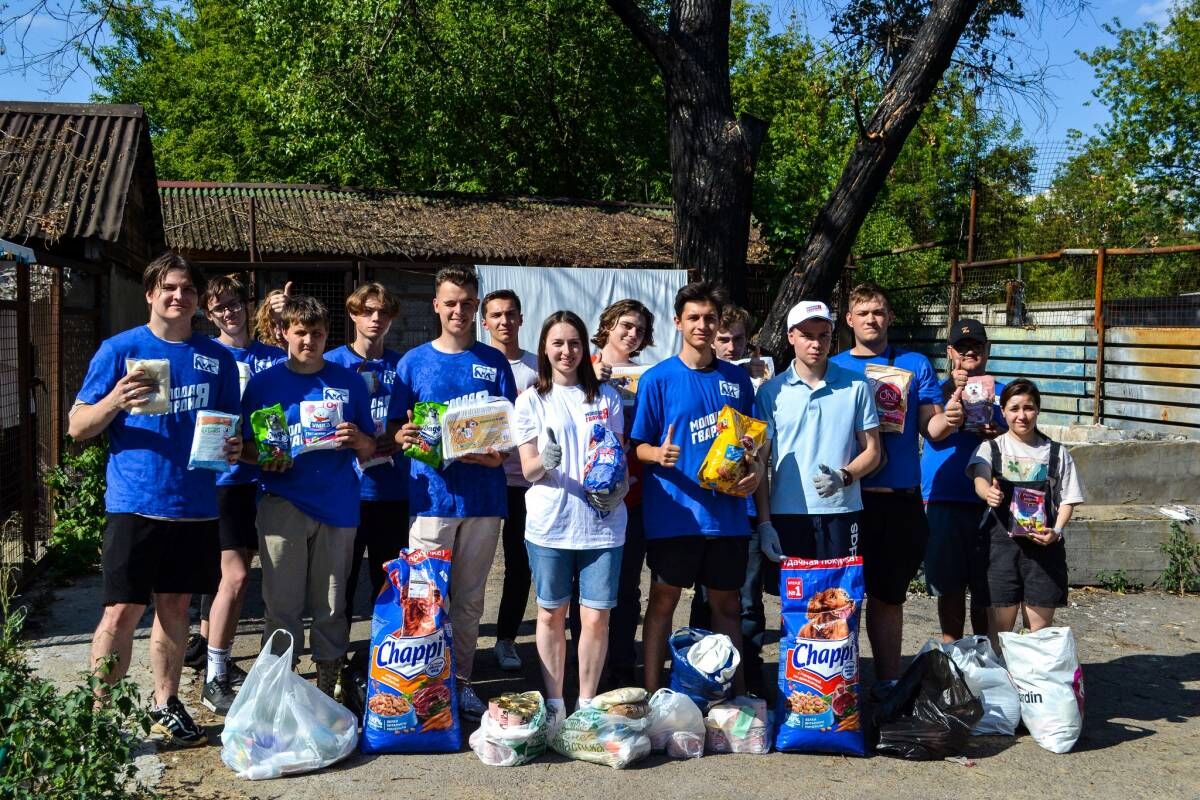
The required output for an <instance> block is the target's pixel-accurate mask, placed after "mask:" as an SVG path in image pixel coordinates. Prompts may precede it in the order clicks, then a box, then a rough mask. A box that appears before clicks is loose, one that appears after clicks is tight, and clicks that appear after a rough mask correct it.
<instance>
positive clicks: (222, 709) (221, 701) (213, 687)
mask: <svg viewBox="0 0 1200 800" xmlns="http://www.w3.org/2000/svg"><path fill="white" fill-rule="evenodd" d="M234 697H235V695H234V693H233V687H231V686H230V685H229V676H228V675H226V676H225V677H223V678H213V679H212V680H211V681H209V682H208V683H206V684H204V692H203V693H202V694H201V695H200V702H201V703H202V704H203V705H204V707H205V708H207V709H208V710H209V711H212V712H213V713H214V714H220V715H221V716H222V717H223V716H225V715H226V714H228V713H229V707H230V706H231V705H233V698H234Z"/></svg>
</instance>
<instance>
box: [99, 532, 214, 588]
mask: <svg viewBox="0 0 1200 800" xmlns="http://www.w3.org/2000/svg"><path fill="white" fill-rule="evenodd" d="M101 563H102V565H103V569H104V605H106V606H109V605H112V604H114V603H136V604H139V605H148V604H149V603H150V599H151V597H152V596H153V595H154V593H156V592H162V593H174V594H215V593H216V591H217V585H218V584H220V582H221V547H220V542H219V539H218V535H217V521H216V520H215V519H206V520H187V521H184V520H166V519H150V518H149V517H140V516H138V515H137V514H109V515H108V517H107V524H106V526H105V529H104V551H103V554H102V556H101Z"/></svg>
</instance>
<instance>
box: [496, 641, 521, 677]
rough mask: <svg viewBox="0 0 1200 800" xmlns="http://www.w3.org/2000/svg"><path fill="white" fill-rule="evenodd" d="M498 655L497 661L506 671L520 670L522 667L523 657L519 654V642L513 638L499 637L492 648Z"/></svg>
mask: <svg viewBox="0 0 1200 800" xmlns="http://www.w3.org/2000/svg"><path fill="white" fill-rule="evenodd" d="M492 652H493V653H494V654H495V655H496V663H497V664H498V665H499V666H500V669H502V670H504V671H505V672H518V671H520V669H521V657H520V656H519V655H517V643H516V642H514V641H513V640H512V639H497V640H496V646H495V647H494V648H492Z"/></svg>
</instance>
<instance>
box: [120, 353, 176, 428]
mask: <svg viewBox="0 0 1200 800" xmlns="http://www.w3.org/2000/svg"><path fill="white" fill-rule="evenodd" d="M135 369H140V370H141V371H142V372H143V373H144V374H145V375H146V377H147V378H149V379H150V380H152V381H154V382H155V383H156V384H157V386H156V387H155V389H154V391H152V392H151V393H150V394H148V395H146V402H145V403H144V404H142V405H140V406H137V407H136V408H133V409H130V411H129V413H130V414H134V415H136V416H154V415H157V414H166V413H167V412H168V411H170V410H171V362H170V361H169V360H167V359H165V358H127V359H125V372H126V374H128V373H130V372H133V371H134V370H135Z"/></svg>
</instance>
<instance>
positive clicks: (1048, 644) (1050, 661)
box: [1000, 627, 1083, 753]
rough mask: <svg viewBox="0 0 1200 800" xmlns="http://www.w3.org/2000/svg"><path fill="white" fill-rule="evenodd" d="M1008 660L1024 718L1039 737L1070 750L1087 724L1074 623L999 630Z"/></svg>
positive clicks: (1045, 743) (1039, 740) (1056, 747)
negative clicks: (1026, 630) (1021, 631)
mask: <svg viewBox="0 0 1200 800" xmlns="http://www.w3.org/2000/svg"><path fill="white" fill-rule="evenodd" d="M1000 648H1001V649H1002V650H1003V651H1004V662H1005V663H1006V664H1007V665H1008V672H1009V674H1010V675H1011V676H1012V679H1013V683H1015V684H1016V686H1017V692H1018V695H1019V697H1020V699H1021V721H1022V722H1024V723H1025V728H1026V729H1027V730H1028V731H1029V733H1030V734H1031V735H1032V736H1033V739H1034V741H1035V742H1037V743H1038V744H1040V745H1041V746H1042V747H1044V748H1046V749H1047V750H1049V751H1050V752H1052V753H1066V752H1067V751H1069V750H1070V749H1071V748H1072V747H1074V746H1075V741H1076V740H1077V739H1078V738H1079V734H1080V732H1081V731H1082V730H1083V670H1082V669H1081V668H1080V666H1079V656H1078V655H1077V654H1076V650H1075V636H1074V634H1072V633H1071V629H1070V628H1065V627H1064V628H1042V629H1041V630H1040V631H1036V632H1033V633H1025V634H1016V633H1001V634H1000Z"/></svg>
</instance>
